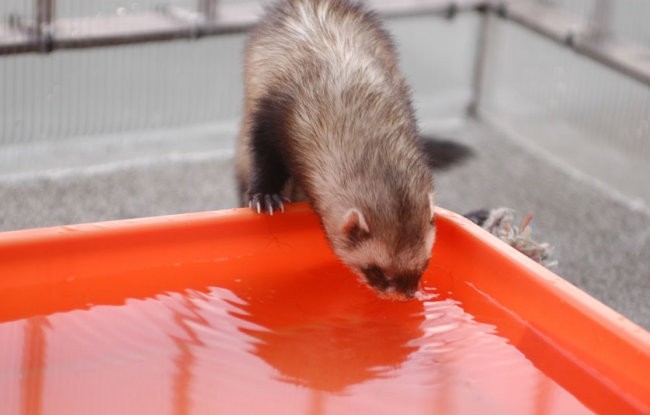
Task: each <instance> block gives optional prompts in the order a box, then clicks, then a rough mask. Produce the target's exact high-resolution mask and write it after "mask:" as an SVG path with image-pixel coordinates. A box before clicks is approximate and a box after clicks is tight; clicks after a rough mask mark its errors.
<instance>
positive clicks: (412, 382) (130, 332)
mask: <svg viewBox="0 0 650 415" xmlns="http://www.w3.org/2000/svg"><path fill="white" fill-rule="evenodd" d="M340 269H341V268H340V267H338V266H332V267H330V266H327V265H324V266H323V267H321V268H317V269H314V270H311V271H309V272H304V271H300V272H296V273H295V274H294V275H292V274H291V273H287V274H283V275H282V276H281V277H277V278H276V277H273V278H270V277H269V278H248V277H247V276H246V275H233V276H230V277H221V276H220V277H218V278H215V280H214V281H218V283H215V284H214V285H212V284H205V285H204V286H197V285H194V286H192V285H190V286H191V287H192V288H188V287H189V286H188V287H184V288H181V289H174V290H167V291H160V292H159V293H158V294H155V295H153V294H152V295H144V296H143V295H134V296H130V295H129V287H128V284H126V285H125V286H124V287H122V288H121V289H122V290H123V293H124V298H123V300H121V301H119V302H118V303H114V304H113V305H93V304H92V303H91V301H90V300H93V301H95V299H96V298H97V293H93V292H90V291H88V290H84V289H76V291H75V292H76V294H75V295H76V298H77V300H78V301H77V303H79V301H81V303H83V304H84V306H83V307H81V308H79V307H72V309H70V307H68V306H63V305H61V306H60V307H59V311H56V304H57V301H58V300H57V299H56V295H50V297H49V299H47V301H49V302H50V303H51V304H50V305H52V307H54V308H53V312H52V313H49V314H47V315H42V314H41V315H34V316H31V317H28V318H20V319H15V320H10V321H7V319H6V318H5V319H4V320H3V321H4V322H3V323H0V407H1V408H2V411H1V413H2V414H66V415H73V414H218V413H222V414H269V413H270V414H546V413H553V414H556V413H567V414H579V413H587V412H589V411H588V409H587V408H585V407H584V406H583V405H582V404H581V403H580V402H579V401H578V400H576V399H575V398H574V397H573V396H572V395H571V394H569V393H568V392H567V391H565V390H564V389H563V388H562V387H560V386H559V385H558V384H557V383H555V382H554V381H553V380H552V379H550V378H548V377H547V376H545V375H544V374H543V373H542V372H541V371H539V370H538V369H536V368H535V366H533V364H532V363H531V362H530V361H529V360H527V359H526V357H525V356H524V355H523V354H522V353H521V352H519V351H518V350H517V349H516V348H515V347H513V346H511V345H510V344H508V342H507V341H506V340H505V339H503V338H502V337H499V336H498V335H497V334H496V331H495V329H494V328H493V327H492V326H488V325H485V324H482V323H479V322H477V321H475V320H474V318H473V317H472V316H471V315H469V314H467V313H466V312H465V311H464V310H463V308H462V304H459V303H457V302H455V301H453V300H452V299H449V298H447V299H445V298H441V297H437V296H436V295H435V293H434V291H433V290H431V289H426V288H425V290H427V291H428V294H429V295H428V296H426V297H428V299H420V300H414V301H411V302H405V303H402V302H388V301H386V300H381V299H379V298H377V297H376V296H375V295H374V294H373V293H372V292H371V291H370V290H369V289H367V288H366V287H364V286H361V285H360V284H359V283H357V281H355V280H354V278H352V277H351V276H350V275H349V274H347V273H342V272H340ZM204 271H205V270H204ZM147 272H149V273H151V272H154V271H147ZM144 274H146V272H143V273H142V275H141V277H142V278H143V279H147V278H149V279H151V280H155V275H148V276H147V275H144ZM135 277H137V276H135ZM135 277H134V276H132V278H135ZM188 280H191V278H190V277H188ZM44 295H45V294H44ZM84 296H87V298H88V301H87V302H84V301H83V299H84ZM67 297H69V295H67ZM43 298H45V297H43ZM39 300H42V301H46V300H44V299H39ZM108 303H110V302H108ZM66 304H68V303H66ZM105 304H106V302H105Z"/></svg>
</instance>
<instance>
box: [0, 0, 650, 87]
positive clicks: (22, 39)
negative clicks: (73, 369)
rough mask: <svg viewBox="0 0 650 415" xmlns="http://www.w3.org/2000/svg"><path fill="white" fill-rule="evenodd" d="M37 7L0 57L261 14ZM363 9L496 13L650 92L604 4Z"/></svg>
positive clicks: (215, 30)
mask: <svg viewBox="0 0 650 415" xmlns="http://www.w3.org/2000/svg"><path fill="white" fill-rule="evenodd" d="M35 2H36V3H35V7H34V14H35V15H34V16H33V17H32V19H28V18H26V17H24V16H15V15H14V16H12V17H11V18H10V19H9V24H8V25H4V27H3V25H0V55H3V54H16V53H29V52H42V53H43V52H44V53H48V52H51V51H54V50H57V49H74V48H91V47H100V46H115V45H124V44H133V43H142V42H154V41H164V40H172V39H193V38H199V37H203V36H213V35H219V34H227V33H240V32H244V31H246V30H247V29H248V28H250V27H251V26H252V25H254V24H255V22H256V21H257V19H258V16H259V15H260V14H261V11H262V8H261V6H260V5H259V4H258V3H233V4H220V3H219V2H218V0H199V1H198V6H197V9H196V10H189V9H185V8H180V7H160V8H158V9H157V10H155V11H146V12H140V13H133V14H128V15H125V16H103V17H77V18H65V19H55V18H54V10H55V0H35ZM368 3H369V5H370V6H371V7H372V8H373V9H375V10H377V11H378V12H379V13H380V14H381V15H383V16H385V17H402V16H413V15H422V14H439V15H443V16H446V17H448V18H451V17H453V16H455V15H456V14H457V13H459V12H466V11H472V10H474V11H479V12H481V13H484V14H490V15H496V16H499V17H500V18H504V19H508V20H510V21H512V22H514V23H517V24H519V25H521V26H524V27H526V28H528V29H530V30H533V31H535V32H537V33H539V34H540V35H542V36H544V37H546V38H548V39H551V40H553V41H555V42H557V43H559V44H561V45H564V46H565V47H568V48H570V49H572V50H573V51H575V52H576V53H579V54H581V55H584V56H586V57H589V58H591V59H594V60H596V61H598V62H600V63H602V64H604V65H607V66H608V67H610V68H612V69H614V70H616V71H618V72H620V73H623V74H625V75H626V76H629V77H631V78H633V79H636V80H638V81H640V82H642V83H644V84H645V85H647V86H650V51H649V50H648V49H647V48H644V47H641V46H638V45H634V44H632V43H629V42H623V41H619V40H614V39H613V38H612V37H610V36H609V35H608V34H609V32H608V27H607V16H608V15H609V13H608V9H609V7H610V3H609V2H608V1H603V0H599V1H596V2H595V3H594V4H595V6H594V12H593V20H594V21H596V22H598V23H600V24H597V25H593V24H591V23H590V22H589V21H588V20H585V19H581V18H578V17H575V16H572V15H569V14H567V13H566V12H564V11H563V10H562V9H560V8H558V7H555V6H553V5H552V3H550V2H539V1H531V0H519V1H494V0H400V1H391V0H371V1H368ZM483 46H485V45H483ZM478 52H479V54H480V53H483V52H480V50H479V51H478ZM478 75H479V73H478V72H477V76H478ZM476 85H477V86H478V85H480V82H478V83H476Z"/></svg>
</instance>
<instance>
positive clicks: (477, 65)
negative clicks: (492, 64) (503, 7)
mask: <svg viewBox="0 0 650 415" xmlns="http://www.w3.org/2000/svg"><path fill="white" fill-rule="evenodd" d="M492 18H493V16H492V15H491V14H490V13H487V10H485V9H484V10H482V16H481V22H480V26H479V30H478V37H477V41H476V50H475V51H474V67H473V72H472V96H471V98H470V102H469V105H468V106H467V113H468V114H469V115H470V116H473V117H476V116H477V115H478V110H479V107H480V106H481V99H482V98H483V82H484V81H485V70H486V68H487V65H486V60H487V57H488V54H489V52H488V49H489V48H490V32H491V28H492Z"/></svg>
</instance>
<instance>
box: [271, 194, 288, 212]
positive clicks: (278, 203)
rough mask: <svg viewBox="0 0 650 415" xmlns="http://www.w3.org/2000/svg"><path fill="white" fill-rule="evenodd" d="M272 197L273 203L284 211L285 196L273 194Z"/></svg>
mask: <svg viewBox="0 0 650 415" xmlns="http://www.w3.org/2000/svg"><path fill="white" fill-rule="evenodd" d="M272 197H273V203H275V205H276V206H277V207H279V208H280V211H281V212H282V213H284V200H285V199H287V198H286V197H284V196H280V195H273V196H272Z"/></svg>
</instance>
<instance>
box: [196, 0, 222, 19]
mask: <svg viewBox="0 0 650 415" xmlns="http://www.w3.org/2000/svg"><path fill="white" fill-rule="evenodd" d="M198 9H199V13H201V14H202V15H203V17H204V18H205V20H207V21H209V22H214V21H216V20H217V17H218V11H219V2H218V0H199V7H198Z"/></svg>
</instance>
